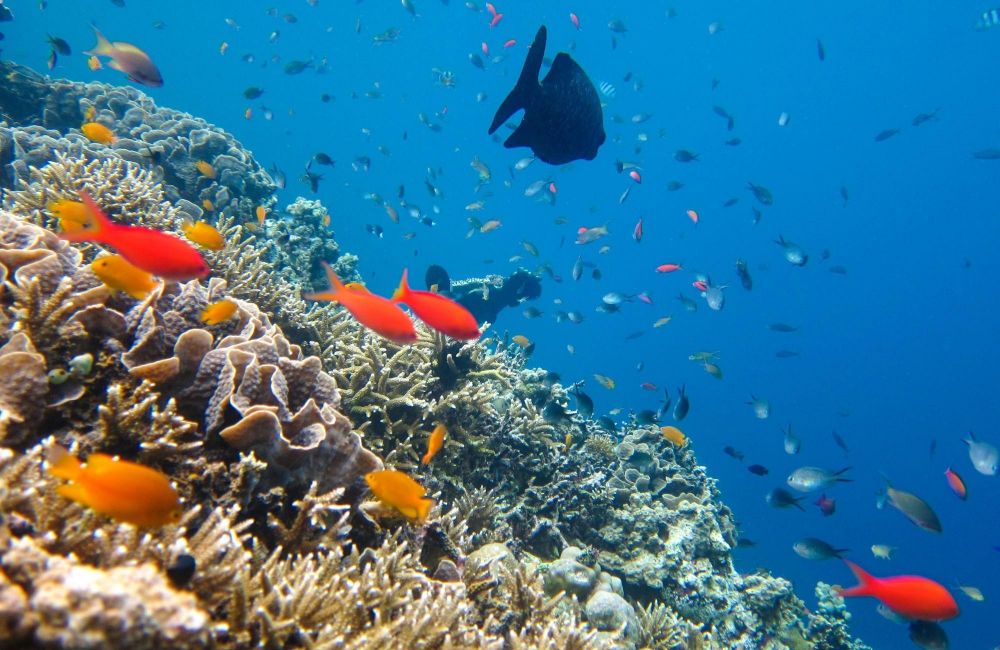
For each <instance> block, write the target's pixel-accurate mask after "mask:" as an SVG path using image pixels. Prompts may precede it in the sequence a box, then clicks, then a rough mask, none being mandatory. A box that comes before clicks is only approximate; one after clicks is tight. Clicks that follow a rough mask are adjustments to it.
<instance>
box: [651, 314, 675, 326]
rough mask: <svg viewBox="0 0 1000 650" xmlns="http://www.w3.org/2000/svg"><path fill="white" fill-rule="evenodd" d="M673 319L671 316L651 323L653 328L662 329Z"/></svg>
mask: <svg viewBox="0 0 1000 650" xmlns="http://www.w3.org/2000/svg"><path fill="white" fill-rule="evenodd" d="M673 318H674V317H673V316H664V317H663V318H660V319H657V321H656V322H655V323H653V327H663V326H664V325H666V324H667V323H669V322H670V321H671V320H673Z"/></svg>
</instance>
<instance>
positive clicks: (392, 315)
mask: <svg viewBox="0 0 1000 650" xmlns="http://www.w3.org/2000/svg"><path fill="white" fill-rule="evenodd" d="M323 268H324V269H326V277H327V280H328V281H329V282H330V288H329V289H327V290H326V291H321V292H319V293H309V294H303V296H302V297H303V298H305V299H306V300H330V301H335V302H339V303H340V304H341V305H343V306H344V308H345V309H346V310H347V311H349V312H351V315H352V316H354V318H356V319H357V320H358V322H359V323H361V324H362V325H364V326H365V327H367V328H369V329H371V330H372V331H373V332H375V333H376V334H378V335H379V336H384V337H385V338H387V339H389V340H390V341H395V342H396V343H413V342H414V341H416V340H417V331H416V330H415V329H413V321H411V320H410V317H409V316H407V315H406V312H404V311H403V310H402V309H400V308H399V305H396V304H395V303H393V302H392V301H390V300H386V299H385V298H383V297H382V296H376V295H375V294H373V293H369V292H368V291H367V290H365V291H358V290H353V289H348V288H347V287H345V286H344V284H343V283H342V282H341V281H340V278H338V277H337V274H336V273H334V272H333V269H332V268H330V265H329V264H327V263H326V262H323Z"/></svg>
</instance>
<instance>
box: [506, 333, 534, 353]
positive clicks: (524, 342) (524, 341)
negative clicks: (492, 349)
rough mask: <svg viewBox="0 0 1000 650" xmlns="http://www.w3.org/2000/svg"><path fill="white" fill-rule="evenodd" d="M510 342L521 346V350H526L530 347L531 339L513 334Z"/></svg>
mask: <svg viewBox="0 0 1000 650" xmlns="http://www.w3.org/2000/svg"><path fill="white" fill-rule="evenodd" d="M510 340H511V341H513V342H514V343H517V344H518V345H519V346H521V349H522V350H526V349H528V348H530V347H531V339H529V338H528V337H527V336H525V335H524V334H515V335H514V336H512V337H510Z"/></svg>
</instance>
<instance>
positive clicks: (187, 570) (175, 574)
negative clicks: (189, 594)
mask: <svg viewBox="0 0 1000 650" xmlns="http://www.w3.org/2000/svg"><path fill="white" fill-rule="evenodd" d="M196 568H197V563H196V562H195V559H194V558H193V557H191V556H190V555H188V554H187V553H182V554H181V555H178V556H177V559H176V560H175V561H174V563H173V564H172V565H170V566H169V567H168V568H167V578H169V579H170V583H171V584H172V585H173V586H174V587H176V588H178V589H181V588H183V587H184V586H185V585H187V583H188V582H190V581H191V578H193V577H194V572H195V569H196Z"/></svg>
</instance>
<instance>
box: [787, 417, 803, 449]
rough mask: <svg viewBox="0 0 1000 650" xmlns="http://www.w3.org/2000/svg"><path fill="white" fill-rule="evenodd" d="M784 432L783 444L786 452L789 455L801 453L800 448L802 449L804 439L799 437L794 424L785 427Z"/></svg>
mask: <svg viewBox="0 0 1000 650" xmlns="http://www.w3.org/2000/svg"><path fill="white" fill-rule="evenodd" d="M784 434H785V435H784V440H783V445H784V447H785V453H786V454H788V455H789V456H794V455H795V454H797V453H799V450H800V449H802V439H801V438H799V437H798V436H797V435H796V434H795V432H794V431H793V430H792V425H790V424H789V425H788V426H787V427H785V429H784Z"/></svg>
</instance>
